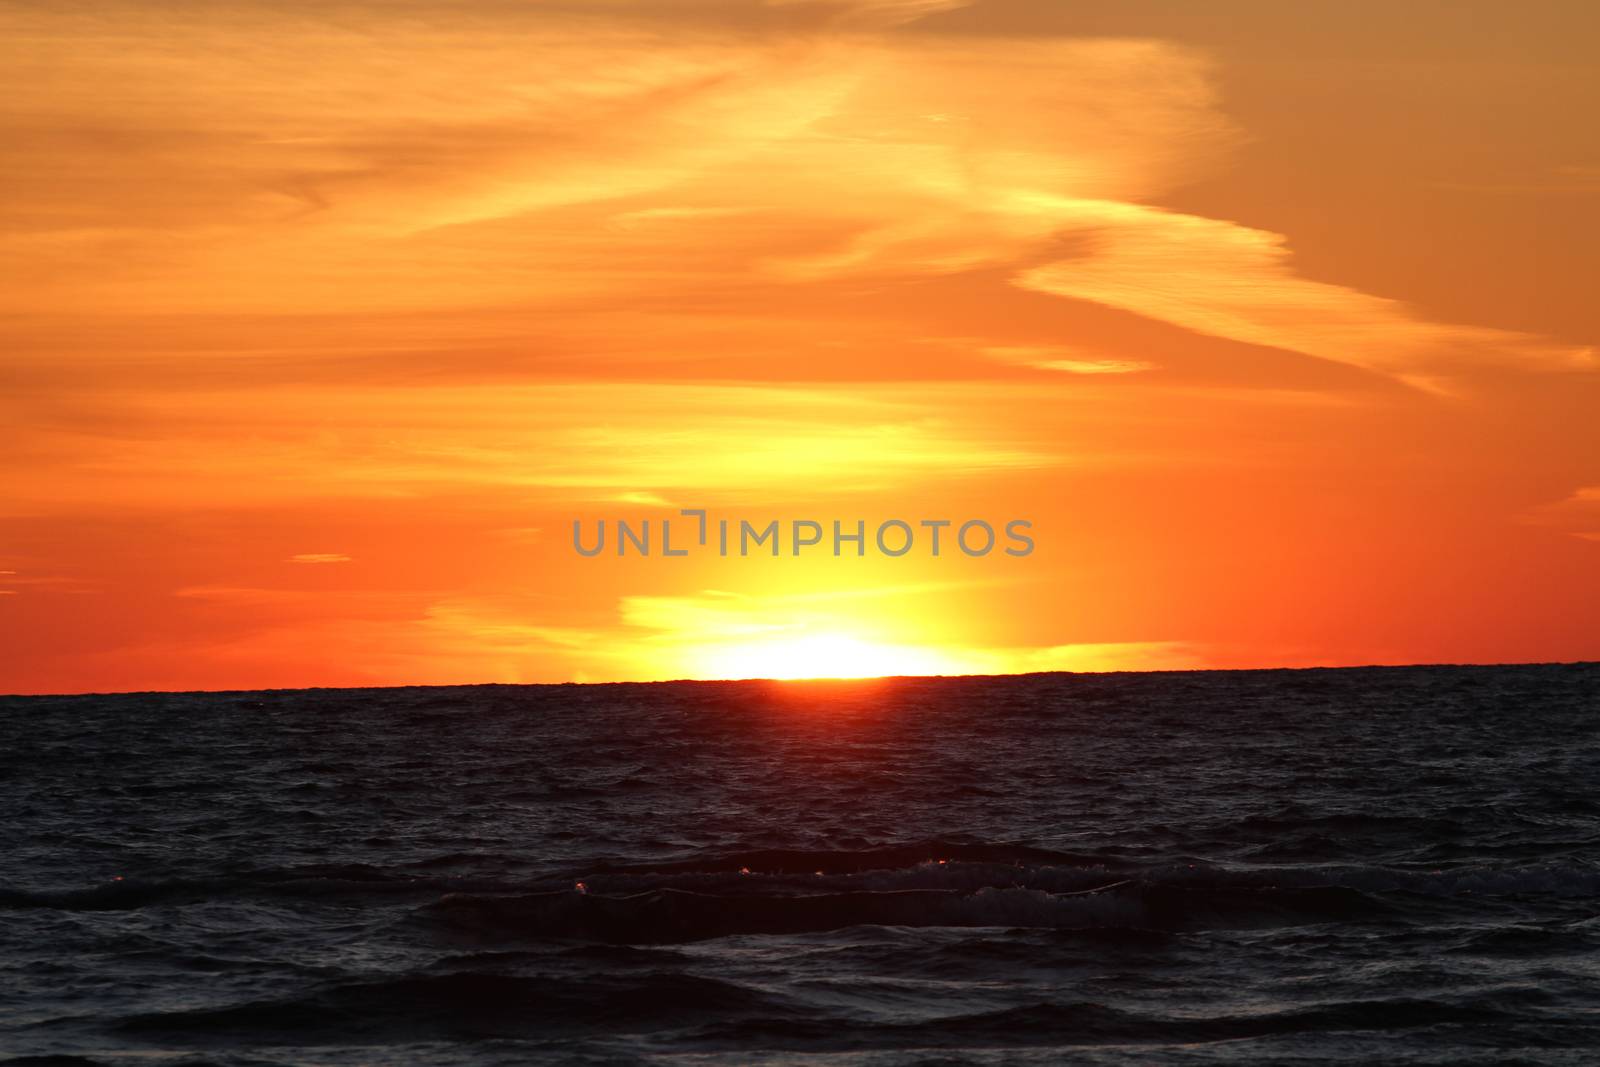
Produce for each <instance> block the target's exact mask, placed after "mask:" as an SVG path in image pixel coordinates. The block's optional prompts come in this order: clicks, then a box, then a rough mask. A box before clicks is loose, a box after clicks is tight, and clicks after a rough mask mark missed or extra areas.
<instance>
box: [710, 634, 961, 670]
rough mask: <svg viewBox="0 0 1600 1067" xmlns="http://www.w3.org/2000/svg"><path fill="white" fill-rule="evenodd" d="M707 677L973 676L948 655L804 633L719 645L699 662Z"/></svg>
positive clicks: (856, 639)
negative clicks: (794, 635) (968, 674)
mask: <svg viewBox="0 0 1600 1067" xmlns="http://www.w3.org/2000/svg"><path fill="white" fill-rule="evenodd" d="M697 673H699V674H700V675H701V676H702V677H706V678H729V679H731V678H775V679H780V680H795V679H802V678H883V677H890V676H894V675H935V674H967V673H971V668H970V666H969V665H966V664H963V663H962V662H961V661H960V660H959V659H958V658H956V657H953V656H950V655H948V654H946V653H944V652H941V651H938V650H935V649H928V648H916V647H913V646H908V645H894V644H887V643H884V642H880V641H872V640H868V639H866V638H861V637H856V636H854V635H851V634H846V633H822V634H805V635H801V636H796V637H783V638H774V639H770V640H764V641H754V642H750V643H746V644H729V645H720V646H717V647H714V648H712V649H710V650H708V651H707V653H706V654H705V655H704V656H703V657H702V658H701V662H700V670H699V671H698V672H697Z"/></svg>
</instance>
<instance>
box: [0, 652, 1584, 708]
mask: <svg viewBox="0 0 1600 1067" xmlns="http://www.w3.org/2000/svg"><path fill="white" fill-rule="evenodd" d="M1594 666H1600V660H1589V659H1578V660H1528V661H1519V662H1506V663H1489V662H1483V663H1328V664H1312V665H1304V666H1294V667H1155V668H1150V669H1148V670H1105V671H1067V670H1051V671H1015V672H1011V673H1006V674H883V675H859V676H854V677H850V676H845V677H830V676H826V675H817V676H815V677H795V678H760V677H752V678H639V679H629V678H619V679H613V680H608V681H592V682H573V681H566V682H395V683H388V682H385V683H382V684H378V685H301V686H268V687H264V688H258V689H114V690H84V691H82V692H39V693H9V692H8V693H0V700H8V699H19V700H27V699H32V698H41V699H43V698H50V697H63V698H71V697H116V696H189V695H195V696H207V695H216V696H227V695H229V694H232V693H311V692H355V691H362V692H364V691H367V690H373V689H487V688H491V687H503V688H519V689H520V688H529V687H532V688H545V689H550V688H571V687H574V686H579V687H585V688H603V687H606V686H618V685H634V686H638V685H683V684H695V685H735V684H740V683H746V682H764V683H771V684H775V685H794V686H801V687H803V686H806V685H813V684H840V685H849V684H861V685H865V684H869V683H872V682H896V681H939V680H944V679H963V678H1036V677H1040V676H1042V675H1048V674H1060V675H1072V676H1074V677H1081V676H1088V677H1102V676H1105V675H1116V674H1136V675H1150V674H1266V673H1273V672H1284V671H1288V672H1306V671H1373V670H1397V671H1403V670H1436V669H1449V668H1462V669H1473V670H1477V669H1483V670H1493V669H1495V668H1501V667H1505V668H1515V667H1594Z"/></svg>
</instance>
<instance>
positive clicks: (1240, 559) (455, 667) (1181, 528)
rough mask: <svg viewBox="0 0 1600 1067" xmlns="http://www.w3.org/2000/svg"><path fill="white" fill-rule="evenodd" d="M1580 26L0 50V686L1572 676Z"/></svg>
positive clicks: (1585, 572)
mask: <svg viewBox="0 0 1600 1067" xmlns="http://www.w3.org/2000/svg"><path fill="white" fill-rule="evenodd" d="M1597 35H1600V7H1597V6H1596V5H1594V4H1592V3H1589V2H1587V0H1571V2H1548V0H1546V2H1539V0H1534V2H1530V3H1525V4H1517V5H1509V4H1505V3H1495V2H1486V0H1485V2H1473V0H1448V2H1447V0H1415V2H1412V3H1407V4H1375V3H1373V4H1368V3H1346V2H1340V3H1333V2H1326V3H1324V2H1306V3H1296V4H1283V3H1281V2H1277V0H1270V2H1269V0H1260V2H1247V0H1237V2H1217V3H1208V4H1193V3H1188V2H1180V0H1167V2H1154V0H1119V2H1118V3H1115V4H1113V3H1104V4H1078V3H1073V4H1064V3H1055V2H1047V0H1032V2H1025V0H970V2H967V0H838V2H833V3H821V2H811V0H771V2H767V3H762V2H760V0H742V2H731V0H582V2H578V0H564V2H555V0H531V2H525V3H511V2H509V0H468V2H465V3H448V4H447V3H444V2H442V0H400V2H385V3H381V4H379V3H351V4H346V3H311V2H303V3H270V4H269V3H265V2H238V0H220V2H208V3H201V2H198V0H194V2H174V3H160V2H155V0H140V2H114V0H89V2H86V3H82V4H72V5H64V4H56V3H43V2H40V3H7V2H0V82H3V83H4V84H3V85H0V154H3V155H4V159H3V160H0V162H3V166H0V278H3V282H4V284H3V286H0V350H3V353H4V354H3V356H0V360H3V362H0V373H3V375H4V381H5V389H4V391H3V392H0V412H3V421H0V459H3V461H4V462H3V467H0V470H3V474H0V691H5V692H50V691H85V690H108V689H179V688H249V687H267V686H302V685H360V684H398V683H406V682H480V681H566V680H573V679H576V680H607V679H622V678H665V677H681V676H686V675H687V676H728V675H741V674H775V673H799V674H805V673H830V672H833V673H863V672H872V671H935V672H938V671H985V672H987V671H1012V670H1040V669H1118V668H1150V667H1207V666H1280V665H1289V666H1299V665H1311V664H1357V663H1373V662H1386V663H1393V662H1416V661H1426V662H1437V661H1480V662H1493V661H1526V660H1571V659H1593V658H1600V418H1597V417H1596V414H1597V413H1600V361H1597V358H1596V354H1595V350H1594V349H1592V348H1591V347H1590V346H1591V345H1593V344H1594V342H1595V339H1596V338H1597V337H1600V302H1597V301H1596V300H1595V299H1594V296H1593V289H1594V286H1595V266H1594V263H1595V258H1594V257H1595V251H1594V250H1595V249H1596V248H1597V247H1600V127H1597V126H1596V124H1595V123H1593V122H1592V121H1590V116H1593V115H1594V114H1596V113H1597V112H1600V67H1597V66H1596V65H1595V64H1594V62H1593V43H1594V42H1595V41H1596V40H1597V39H1600V36H1597ZM681 507H706V508H710V509H712V510H713V513H714V514H722V515H727V516H732V517H735V518H737V517H741V516H743V517H748V518H750V519H752V520H759V521H760V522H762V523H764V522H765V521H766V520H767V519H769V518H781V519H784V520H789V519H793V518H813V519H817V520H820V521H823V522H824V523H827V522H831V520H833V519H841V520H846V521H847V522H850V523H853V522H854V521H855V520H857V519H864V520H868V521H869V523H876V522H877V521H879V520H882V519H885V518H890V517H902V518H905V519H907V520H910V521H912V522H915V521H916V520H917V519H920V518H951V519H954V520H956V521H957V522H960V521H961V520H964V519H967V518H974V517H976V518H984V519H988V520H990V521H991V522H994V523H995V524H996V525H997V526H998V525H1000V524H1003V523H1004V522H1005V521H1006V520H1008V519H1011V518H1026V519H1029V520H1031V521H1032V522H1033V524H1034V526H1033V529H1034V536H1035V541H1036V544H1037V548H1036V550H1035V551H1034V553H1033V554H1032V555H1030V556H1028V557H1026V558H1011V557H1005V556H1000V555H992V556H988V557H984V558H982V559H967V558H964V557H962V556H960V555H959V554H956V555H950V554H946V555H944V556H941V557H940V558H937V559H935V558H931V557H930V556H928V555H927V554H926V553H922V552H917V553H912V554H910V555H907V556H906V557H903V558H899V559H886V558H883V557H881V556H878V557H873V556H869V557H868V558H866V559H860V560H855V559H850V558H844V559H834V558H832V557H831V556H826V555H817V556H807V557H805V558H800V559H795V558H787V557H786V558H780V559H777V560H773V559H754V558H752V559H738V558H730V559H720V558H717V557H715V556H694V557H691V558H688V559H683V560H677V559H673V560H667V559H661V558H650V559H636V558H627V559H620V560H619V559H617V558H616V557H615V556H612V555H609V554H608V555H605V556H602V557H599V558H596V559H584V558H581V557H579V556H578V555H577V554H576V553H575V552H574V551H573V549H572V546H571V540H570V528H571V524H572V521H573V520H574V519H575V518H581V519H583V520H584V521H585V522H587V523H592V522H594V521H595V520H597V519H599V518H606V519H608V520H614V519H616V518H618V517H626V518H630V519H634V520H640V519H644V518H660V517H662V516H667V515H675V514H677V509H678V508H681ZM813 664H814V665H815V669H813V666H812V665H813Z"/></svg>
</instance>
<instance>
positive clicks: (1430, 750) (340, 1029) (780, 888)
mask: <svg viewBox="0 0 1600 1067" xmlns="http://www.w3.org/2000/svg"><path fill="white" fill-rule="evenodd" d="M0 754H3V755H0V759H3V765H0V766H3V779H0V803H3V807H0V811H3V813H4V815H5V820H4V824H3V829H0V834H3V837H0V846H3V851H0V1049H3V1050H4V1052H5V1053H8V1054H10V1055H12V1056H17V1057H21V1059H19V1060H16V1061H14V1062H29V1060H30V1058H32V1057H56V1058H54V1059H49V1060H41V1061H37V1062H51V1063H84V1062H94V1063H139V1064H152V1063H163V1062H172V1063H184V1064H198V1063H218V1064H276V1063H317V1064H364V1063H374V1064H378V1063H382V1064H390V1063H406V1064H455V1063H505V1064H513V1063H528V1062H539V1061H553V1062H563V1063H596V1064H600V1063H604V1064H611V1063H632V1062H654V1063H684V1064H691V1063H692V1064H746V1063H791V1062H796V1063H826V1064H840V1065H842V1064H901V1063H918V1064H953V1063H1001V1062H1004V1063H1023V1064H1027V1063H1057V1062H1061V1061H1062V1060H1071V1061H1073V1062H1082V1063H1114V1064H1134V1063H1137V1064H1152V1063H1153V1064H1166V1063H1173V1064H1194V1063H1230V1064H1231V1063H1250V1062H1271V1063H1284V1062H1304V1063H1311V1062H1315V1063H1337V1062H1353V1063H1370V1062H1393V1061H1397V1060H1407V1061H1408V1062H1417V1063H1437V1064H1460V1063H1504V1062H1523V1063H1571V1064H1579V1063H1583V1064H1588V1063H1593V1062H1596V1060H1597V1058H1600V953H1597V951H1596V950H1597V949H1600V917H1597V907H1596V894H1597V891H1600V788H1597V787H1600V770H1597V756H1600V666H1595V665H1589V666H1543V667H1512V668H1404V669H1370V670H1338V671H1263V672H1217V673H1196V674H1181V673H1180V674H1153V675H1098V676H1095V675H1080V676H1072V675H1035V676H1029V677H1020V678H970V679H943V680H938V679H933V680H929V679H906V680H893V681H885V682H872V683H826V684H824V683H803V684H782V683H760V682H745V683H672V684H666V685H650V686H635V685H616V686H586V687H573V686H481V687H453V688H415V689H374V690H320V691H319V690H313V691H298V692H293V691H284V692H266V693H228V694H187V695H185V694H147V695H132V696H109V697H107V696H91V697H71V698H8V699H4V700H0Z"/></svg>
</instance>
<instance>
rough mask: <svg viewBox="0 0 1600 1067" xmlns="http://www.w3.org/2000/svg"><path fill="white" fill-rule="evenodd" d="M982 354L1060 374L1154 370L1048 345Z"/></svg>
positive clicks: (988, 349) (1138, 363) (1147, 365)
mask: <svg viewBox="0 0 1600 1067" xmlns="http://www.w3.org/2000/svg"><path fill="white" fill-rule="evenodd" d="M982 351H983V354H984V355H986V356H988V357H989V358H990V359H996V360H999V361H1000V362H1002V363H1015V364H1020V365H1022V366H1024V367H1033V368H1034V369H1035V370H1051V371H1059V372H1060V373H1062V374H1137V373H1139V372H1140V371H1147V370H1154V369H1155V367H1156V365H1155V364H1154V363H1150V362H1148V361H1146V360H1142V359H1105V358H1098V357H1094V356H1091V355H1089V354H1087V353H1084V352H1081V351H1079V350H1077V349H1073V348H1064V347H1060V346H1052V345H990V346H988V347H986V348H984V349H982Z"/></svg>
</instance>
